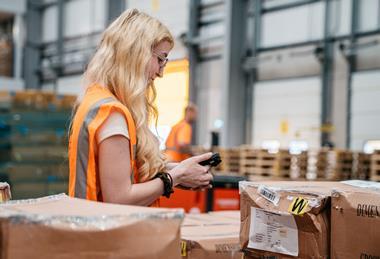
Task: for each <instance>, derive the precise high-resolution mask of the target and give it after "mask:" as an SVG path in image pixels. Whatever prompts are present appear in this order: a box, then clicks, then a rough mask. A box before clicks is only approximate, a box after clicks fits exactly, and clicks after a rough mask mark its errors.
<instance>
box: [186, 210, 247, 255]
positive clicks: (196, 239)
mask: <svg viewBox="0 0 380 259" xmlns="http://www.w3.org/2000/svg"><path fill="white" fill-rule="evenodd" d="M239 229H240V211H227V212H221V213H218V212H213V213H204V214H188V215H186V216H185V220H184V221H183V224H182V227H181V238H182V242H181V255H182V258H187V259H219V258H220V259H241V258H242V257H243V253H242V252H241V251H240V245H239Z"/></svg>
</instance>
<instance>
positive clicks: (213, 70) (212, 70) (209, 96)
mask: <svg viewBox="0 0 380 259" xmlns="http://www.w3.org/2000/svg"><path fill="white" fill-rule="evenodd" d="M222 65H223V63H222V61H221V60H214V61H208V62H202V63H201V64H200V65H199V67H198V69H199V70H198V73H197V75H199V78H198V82H197V85H198V86H199V88H198V89H197V91H198V100H197V103H198V106H199V107H198V108H199V113H198V117H199V118H198V132H197V133H198V134H197V135H198V143H199V144H201V145H205V144H206V145H209V144H210V143H211V131H212V130H215V125H214V123H215V121H216V120H218V119H221V111H222V109H221V99H222V98H221V94H222V93H221V86H222V81H221V78H222V75H221V71H222Z"/></svg>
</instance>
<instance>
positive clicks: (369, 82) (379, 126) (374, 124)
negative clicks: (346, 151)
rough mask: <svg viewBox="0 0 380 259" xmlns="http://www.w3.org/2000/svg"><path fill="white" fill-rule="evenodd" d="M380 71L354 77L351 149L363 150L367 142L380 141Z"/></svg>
mask: <svg viewBox="0 0 380 259" xmlns="http://www.w3.org/2000/svg"><path fill="white" fill-rule="evenodd" d="M379 100H380V70H375V71H366V72H357V73H355V74H354V76H353V89H352V118H351V129H352V133H351V147H352V148H353V149H356V150H362V149H363V146H364V144H365V142H366V141H367V140H380V102H379Z"/></svg>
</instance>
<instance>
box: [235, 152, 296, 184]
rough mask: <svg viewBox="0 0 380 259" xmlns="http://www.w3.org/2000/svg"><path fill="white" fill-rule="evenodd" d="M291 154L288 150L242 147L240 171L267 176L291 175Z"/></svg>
mask: <svg viewBox="0 0 380 259" xmlns="http://www.w3.org/2000/svg"><path fill="white" fill-rule="evenodd" d="M290 163H291V156H290V154H289V151H288V150H280V151H278V152H277V153H270V152H268V151H267V150H263V149H253V148H249V147H246V146H245V147H241V149H240V170H239V171H240V173H241V174H245V175H247V176H249V177H251V176H266V177H271V178H279V177H280V178H289V177H290Z"/></svg>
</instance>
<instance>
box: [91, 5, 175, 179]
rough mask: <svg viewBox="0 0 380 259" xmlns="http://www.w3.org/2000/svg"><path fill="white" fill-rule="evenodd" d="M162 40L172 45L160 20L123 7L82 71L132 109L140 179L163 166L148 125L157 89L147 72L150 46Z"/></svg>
mask: <svg viewBox="0 0 380 259" xmlns="http://www.w3.org/2000/svg"><path fill="white" fill-rule="evenodd" d="M163 41H167V42H169V43H170V44H171V46H172V47H173V45H174V40H173V37H172V35H171V34H170V32H169V30H168V29H167V28H166V27H165V26H164V25H163V24H162V23H161V22H159V21H158V20H157V19H155V18H153V17H151V16H149V15H147V14H145V13H142V12H139V11H138V10H136V9H129V10H126V11H125V12H124V13H122V14H121V15H120V16H119V17H118V18H117V19H116V20H115V21H114V22H113V23H112V24H111V25H109V27H108V28H107V29H106V30H105V31H104V33H103V36H102V40H101V42H100V44H99V46H98V48H97V51H96V52H95V54H94V56H93V58H92V59H91V61H90V63H89V65H88V67H87V70H86V72H85V74H84V80H85V83H86V85H91V84H93V83H98V84H100V85H103V86H105V87H107V88H108V89H109V90H110V91H111V92H112V93H113V94H114V95H115V96H116V98H118V100H119V101H120V102H121V103H123V104H124V105H125V106H127V108H128V109H129V111H130V112H131V114H132V117H133V119H134V120H135V123H136V131H137V132H136V134H137V155H136V159H137V164H138V167H139V178H140V181H146V180H148V179H150V178H151V177H152V176H153V175H154V174H155V173H157V172H159V171H162V170H165V161H164V156H163V154H162V153H161V152H160V150H159V141H158V139H157V138H156V136H154V134H153V133H152V132H151V130H150V129H149V123H150V122H151V121H152V119H155V121H156V122H157V116H158V114H157V108H156V107H155V104H154V100H155V98H156V89H155V87H154V84H153V82H150V83H149V80H148V76H147V73H146V71H147V67H148V65H149V61H150V59H151V57H152V51H153V48H154V47H155V46H156V45H157V44H159V43H160V42H163Z"/></svg>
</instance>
